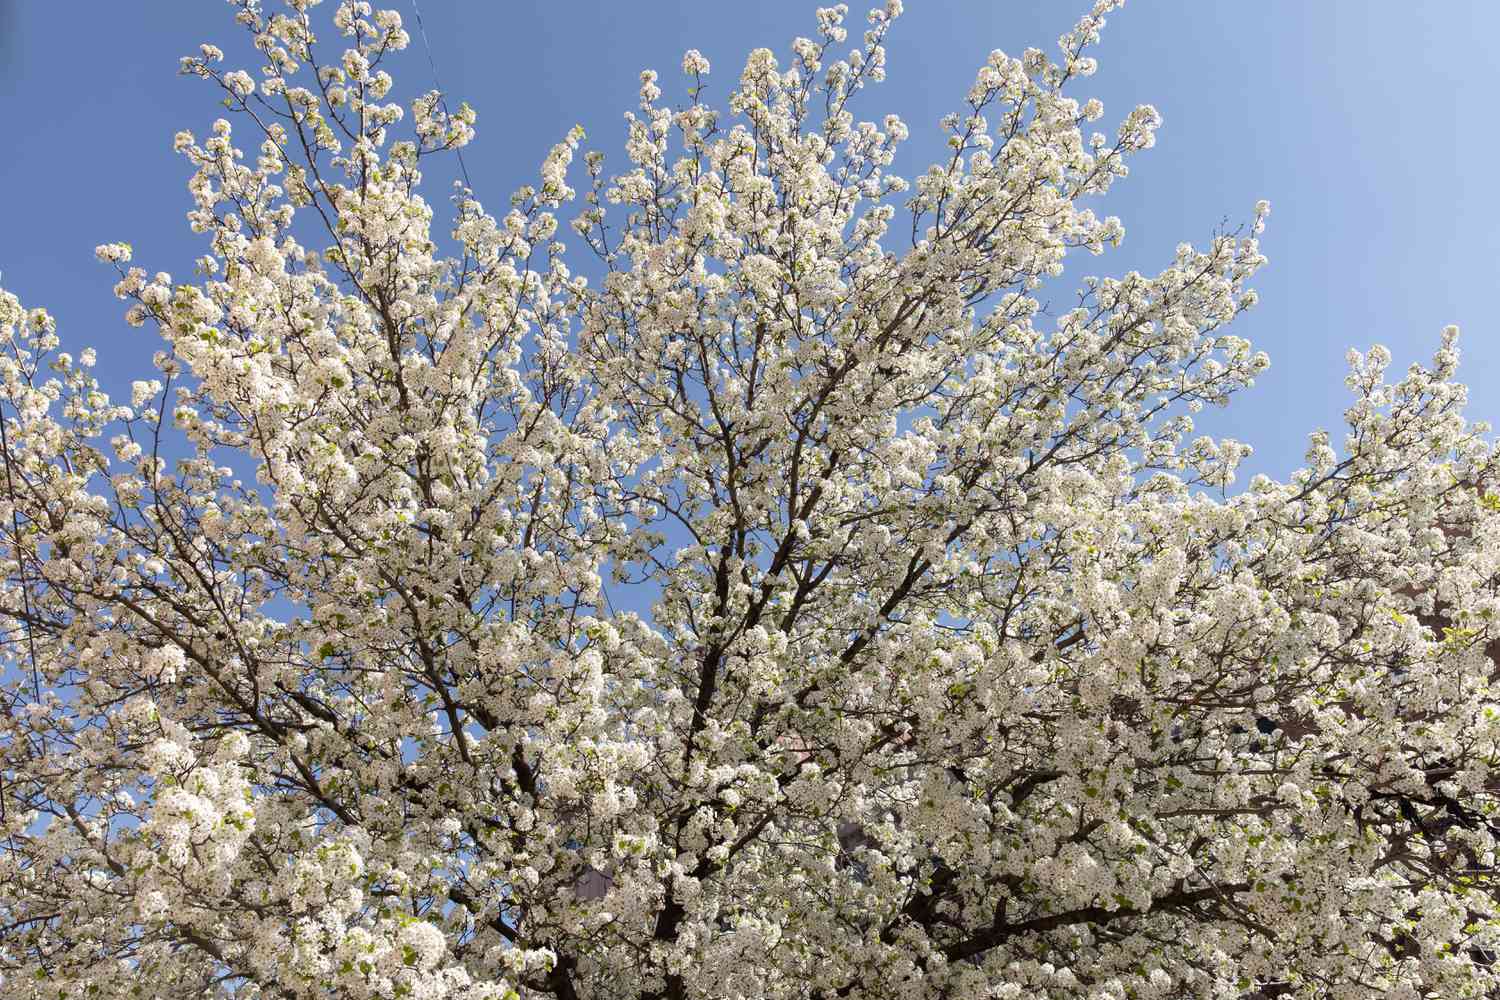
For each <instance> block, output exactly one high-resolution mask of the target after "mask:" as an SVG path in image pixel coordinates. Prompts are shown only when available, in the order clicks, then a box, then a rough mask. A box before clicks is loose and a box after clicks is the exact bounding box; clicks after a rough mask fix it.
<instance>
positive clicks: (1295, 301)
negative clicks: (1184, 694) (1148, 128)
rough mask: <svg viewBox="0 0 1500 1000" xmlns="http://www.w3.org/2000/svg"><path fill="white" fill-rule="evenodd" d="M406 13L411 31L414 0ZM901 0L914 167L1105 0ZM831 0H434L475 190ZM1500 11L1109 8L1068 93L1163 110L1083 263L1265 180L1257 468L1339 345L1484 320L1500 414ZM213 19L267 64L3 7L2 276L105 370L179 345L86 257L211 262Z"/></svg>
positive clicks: (202, 30) (1142, 251)
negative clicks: (194, 223) (995, 77)
mask: <svg viewBox="0 0 1500 1000" xmlns="http://www.w3.org/2000/svg"><path fill="white" fill-rule="evenodd" d="M394 6H395V7H396V9H398V10H400V11H401V12H402V14H403V16H404V17H405V18H406V21H407V25H408V28H409V29H411V30H412V32H413V35H414V36H416V23H415V18H414V17H413V8H412V6H411V4H410V2H409V0H397V2H395V3H394ZM906 6H907V12H906V15H905V16H904V17H903V18H902V19H901V20H900V21H898V22H897V24H896V26H895V28H894V29H893V33H892V36H891V39H890V44H889V54H890V72H889V79H888V80H887V82H886V83H885V84H883V85H880V86H878V87H875V88H874V89H872V90H870V91H867V92H866V94H865V95H864V96H863V97H862V98H861V101H860V103H859V104H858V105H857V106H856V107H855V111H856V114H857V115H858V116H859V117H861V118H868V119H873V120H878V119H879V118H880V117H881V116H882V115H883V114H885V113H886V112H889V111H894V112H896V113H897V114H900V115H901V116H902V117H903V118H904V119H905V120H906V122H907V124H908V125H909V126H910V128H911V132H912V141H911V142H910V143H909V144H908V146H907V147H906V154H905V157H904V160H903V161H902V162H900V163H898V168H900V169H902V170H904V172H905V173H907V174H908V175H912V174H915V173H917V172H919V171H920V169H921V168H922V167H923V166H925V164H926V162H927V160H928V159H930V158H933V157H935V156H937V155H939V152H938V151H939V149H940V143H941V139H940V137H939V133H938V129H937V120H938V118H939V117H940V116H941V115H942V114H943V113H945V112H947V111H950V110H956V109H958V108H959V106H960V101H961V97H962V95H963V93H964V91H965V90H966V89H967V87H968V85H969V83H970V82H971V80H972V78H973V74H974V71H975V70H976V69H977V67H978V66H979V65H981V64H982V62H983V60H984V57H985V55H986V54H987V53H988V52H989V51H990V50H991V49H995V48H999V49H1003V50H1005V51H1007V52H1011V53H1019V52H1020V51H1021V50H1022V49H1024V48H1025V47H1027V46H1030V45H1036V46H1040V47H1043V48H1048V49H1050V48H1052V46H1053V44H1054V42H1055V39H1056V38H1057V36H1058V34H1059V33H1060V32H1061V31H1062V30H1064V29H1065V28H1066V27H1067V26H1068V25H1069V24H1070V23H1071V22H1072V21H1073V20H1074V18H1075V17H1076V15H1077V13H1078V12H1079V11H1081V10H1082V8H1083V6H1084V3H1083V0H1078V2H1067V0H907V5H906ZM813 7H814V4H813V3H810V2H804V0H756V2H733V3H731V2H722V0H715V2H707V0H702V2H698V3H689V2H682V0H638V2H635V3H621V2H618V0H616V2H613V3H606V2H602V0H548V2H544V3H543V2H533V0H507V2H485V3H480V2H478V0H470V2H463V3H460V2H456V0H426V3H425V4H424V5H423V8H422V15H423V20H424V22H425V25H426V29H427V35H428V36H429V38H430V40H431V45H432V51H433V57H434V59H435V61H436V65H437V69H438V73H439V74H440V76H441V79H442V82H443V84H444V86H445V88H446V89H447V90H448V91H449V92H450V93H451V94H452V95H454V97H455V98H461V99H465V100H468V101H469V102H470V103H471V104H473V105H474V106H475V107H476V108H477V109H478V111H479V122H478V125H479V137H478V139H477V140H476V141H475V143H474V145H472V146H471V147H469V149H468V150H467V151H466V154H465V156H466V159H467V163H468V168H469V173H470V175H471V177H472V179H473V182H474V186H475V189H476V191H477V193H478V194H479V196H480V197H481V199H483V200H486V201H487V202H488V203H490V204H492V205H497V206H499V205H503V204H504V203H505V199H506V196H507V195H508V194H509V193H510V191H511V190H512V189H513V188H515V187H516V186H518V185H520V184H523V183H527V182H530V181H532V180H533V179H534V178H535V174H536V168H537V166H538V165H539V164H540V162H541V159H542V157H543V156H544V155H545V153H546V151H547V149H548V148H549V147H550V146H551V144H552V143H554V142H556V141H557V140H558V139H559V138H561V137H562V135H563V134H564V133H565V132H566V131H567V129H568V128H569V127H570V126H572V125H573V124H574V123H575V122H576V123H579V124H582V125H583V126H584V128H585V129H586V130H587V132H588V135H589V142H588V145H589V146H592V147H596V148H600V149H602V150H603V151H604V152H605V153H606V155H607V156H608V157H609V159H610V160H612V161H613V162H614V163H615V164H619V163H621V162H622V159H623V157H622V156H620V155H619V150H620V140H621V137H622V135H623V129H622V122H621V114H622V113H623V112H624V111H625V110H627V109H629V108H631V107H633V106H634V104H635V100H636V98H635V90H636V88H637V86H638V83H637V75H638V73H639V71H640V70H641V69H642V68H647V67H650V68H655V69H658V70H660V71H661V72H662V75H663V78H664V87H665V89H666V91H667V95H668V97H675V98H678V99H680V98H681V97H682V92H681V91H680V90H674V89H673V86H674V85H675V84H676V83H677V82H678V80H679V75H678V73H677V72H676V68H677V66H678V64H679V62H680V59H681V54H682V52H683V50H685V49H687V48H690V47H692V48H698V49H700V50H702V52H703V53H704V54H705V55H706V56H707V57H708V58H709V59H710V60H711V61H712V62H713V65H714V72H713V74H712V76H711V77H710V80H709V82H710V95H711V96H712V95H718V96H719V97H722V96H723V95H724V94H725V93H726V92H727V90H728V89H729V87H730V86H731V85H732V82H733V80H734V79H735V77H736V76H737V75H738V70H739V68H740V66H741V64H742V62H743V59H744V55H745V53H746V52H748V51H749V50H750V49H751V48H753V47H757V46H767V47H770V48H772V49H774V50H776V51H777V52H778V53H784V52H785V51H786V50H787V46H788V43H789V42H790V41H791V39H792V38H793V37H795V36H796V35H799V34H807V35H811V34H813V19H812V10H813ZM851 7H853V8H854V13H855V14H857V13H859V12H860V11H861V10H862V8H861V5H860V4H857V3H856V4H851ZM320 13H321V14H322V15H324V16H327V15H330V14H331V4H327V5H325V7H324V8H323V9H322V11H321V12H320ZM851 16H853V15H851ZM1497 29H1500V4H1495V3H1493V2H1490V0H1467V2H1466V0H1445V2H1435V3H1428V4H1420V5H1418V4H1409V3H1404V2H1401V3H1398V2H1396V0H1316V2H1313V0H1262V2H1258V3H1248V2H1240V3H1231V2H1225V0H1219V2H1195V3H1189V2H1187V0H1132V2H1130V3H1129V4H1127V6H1126V8H1125V9H1124V10H1123V11H1120V12H1118V13H1117V14H1115V15H1114V16H1113V17H1112V18H1111V19H1110V24H1109V26H1108V28H1107V29H1106V31H1105V37H1104V41H1103V44H1102V45H1101V47H1100V48H1099V49H1098V50H1096V52H1095V54H1096V55H1097V56H1098V57H1099V59H1100V63H1101V68H1100V72H1099V74H1098V75H1097V76H1095V77H1094V78H1093V79H1092V80H1089V81H1085V83H1084V86H1082V87H1081V88H1079V89H1078V90H1077V91H1076V94H1077V96H1079V97H1080V98H1083V97H1088V96H1097V97H1099V98H1100V99H1101V100H1103V101H1104V103H1105V107H1106V115H1105V123H1109V122H1112V121H1115V120H1117V119H1118V118H1119V117H1120V116H1123V115H1124V114H1125V113H1126V112H1127V111H1128V110H1129V109H1130V108H1131V107H1132V106H1133V105H1134V104H1136V103H1138V102H1143V101H1146V102H1150V103H1153V104H1155V105H1156V106H1157V108H1158V109H1159V110H1160V111H1161V112H1162V114H1163V116H1164V118H1165V123H1166V124H1165V126H1164V128H1163V129H1162V131H1161V132H1160V134H1159V141H1158V144H1157V146H1156V148H1155V149H1153V150H1151V151H1149V152H1147V153H1145V154H1143V155H1141V156H1139V157H1138V158H1137V159H1136V160H1135V166H1134V170H1133V173H1132V176H1131V177H1129V178H1128V179H1126V180H1125V181H1124V182H1122V183H1121V184H1120V185H1119V186H1118V187H1117V188H1116V190H1115V192H1114V193H1113V194H1112V195H1111V196H1110V198H1109V200H1108V203H1107V206H1106V209H1105V210H1106V211H1108V212H1110V213H1112V214H1116V215H1119V216H1121V217H1122V218H1123V220H1124V222H1125V225H1126V240H1125V245H1124V246H1123V247H1122V248H1121V249H1120V250H1118V251H1115V252H1113V253H1111V254H1107V255H1106V256H1105V257H1103V258H1102V259H1095V258H1088V257H1085V256H1080V257H1077V258H1074V259H1073V262H1072V266H1071V267H1070V270H1069V273H1068V281H1069V283H1070V284H1071V283H1073V282H1075V281H1076V280H1077V279H1079V278H1081V277H1082V276H1083V275H1085V274H1087V273H1091V272H1095V271H1098V272H1102V273H1119V272H1122V271H1124V270H1128V269H1132V268H1135V269H1140V270H1143V271H1147V272H1154V271H1156V270H1158V269H1160V267H1162V266H1163V265H1164V264H1165V263H1167V262H1168V261H1169V260H1170V257H1171V252H1172V248H1173V247H1174V246H1175V245H1176V244H1177V243H1178V242H1180V241H1182V240H1185V239H1190V240H1193V241H1202V240H1203V239H1205V238H1206V237H1207V236H1208V235H1209V234H1210V233H1211V232H1212V231H1213V229H1214V228H1215V227H1216V226H1218V225H1220V224H1222V223H1225V222H1227V223H1228V224H1230V225H1235V224H1238V223H1240V222H1244V221H1245V220H1247V219H1248V218H1249V216H1250V212H1251V209H1252V206H1253V205H1254V203H1255V201H1256V200H1257V199H1258V198H1268V199H1270V201H1271V203H1272V206H1273V214H1272V217H1271V223H1270V227H1269V228H1268V230H1267V232H1266V234H1265V237H1264V239H1263V248H1264V250H1265V252H1266V253H1267V254H1268V256H1269V257H1270V259H1271V263H1270V265H1269V266H1268V267H1267V268H1266V270H1265V271H1263V272H1262V276H1261V278H1260V280H1259V281H1258V282H1257V287H1258V289H1259V290H1260V292H1261V304H1260V305H1259V306H1258V307H1257V309H1256V310H1255V311H1253V312H1252V313H1251V314H1250V316H1249V317H1248V318H1247V319H1246V321H1243V322H1241V323H1240V324H1239V325H1238V326H1237V328H1236V332H1237V333H1239V334H1240V335H1242V336H1245V337H1248V338H1249V339H1250V340H1252V341H1253V342H1254V343H1255V345H1256V346H1257V347H1258V348H1260V349H1263V350H1266V351H1268V352H1269V353H1270V355H1271V359H1272V368H1271V371H1270V372H1269V373H1267V375H1266V376H1265V377H1263V378H1262V379H1261V380H1260V382H1259V384H1258V385H1257V386H1256V387H1255V388H1254V389H1253V390H1251V391H1250V392H1249V393H1247V394H1245V395H1243V396H1242V397H1241V398H1240V399H1239V400H1238V402H1237V403H1236V405H1234V406H1233V407H1231V409H1230V410H1229V411H1227V412H1226V413H1224V414H1222V415H1215V416H1213V417H1212V418H1211V423H1205V424H1203V426H1204V427H1205V429H1207V430H1211V431H1212V432H1214V433H1223V434H1228V435H1231V436H1234V437H1238V438H1240V439H1242V440H1245V441H1248V442H1249V443H1251V444H1253V445H1254V446H1255V447H1256V452H1257V454H1256V456H1255V457H1254V458H1253V459H1252V460H1251V461H1250V462H1249V463H1248V471H1264V472H1268V473H1270V474H1273V475H1276V476H1284V475H1286V474H1287V473H1288V472H1290V471H1291V470H1292V469H1293V468H1295V467H1296V466H1297V465H1298V464H1299V463H1300V460H1301V455H1302V452H1303V450H1304V448H1305V442H1306V434H1307V432H1308V431H1310V430H1312V429H1314V428H1316V427H1329V428H1330V429H1335V430H1336V429H1337V428H1338V426H1339V423H1340V413H1341V412H1342V410H1343V408H1344V406H1345V405H1346V402H1347V396H1346V394H1345V389H1344V387H1343V382H1342V379H1343V375H1344V370H1345V363H1344V353H1345V351H1346V349H1347V348H1349V347H1350V346H1357V347H1360V348H1364V347H1368V346H1369V345H1370V344H1373V343H1383V344H1385V345H1386V346H1387V347H1389V348H1391V350H1392V351H1393V352H1394V354H1395V359H1396V366H1397V367H1398V368H1399V367H1404V366H1405V365H1406V364H1407V363H1409V362H1411V361H1414V360H1418V359H1426V358H1427V357H1428V356H1430V354H1431V352H1432V350H1433V349H1434V348H1435V347H1436V346H1437V334H1438V331H1439V330H1440V329H1441V328H1442V326H1443V325H1445V324H1447V323H1450V322H1451V323H1458V324H1459V325H1460V326H1462V327H1463V329H1464V338H1463V340H1462V342H1461V345H1462V348H1463V352H1464V359H1465V360H1464V365H1463V368H1462V370H1461V373H1460V377H1461V378H1462V379H1463V380H1464V381H1466V382H1467V383H1468V384H1469V385H1470V386H1471V387H1472V390H1473V392H1472V399H1471V405H1470V411H1469V412H1470V415H1471V417H1474V418H1495V417H1500V388H1497V387H1496V386H1495V384H1494V381H1493V379H1492V378H1491V374H1492V373H1493V372H1495V371H1500V338H1497V336H1496V332H1497V331H1496V327H1495V323H1496V321H1495V319H1494V310H1493V309H1492V307H1491V302H1492V299H1493V296H1494V290H1495V289H1497V288H1500V228H1497V227H1496V226H1495V225H1494V224H1493V223H1492V221H1491V217H1492V216H1493V215H1494V214H1495V202H1496V195H1495V193H1494V191H1495V188H1494V181H1493V175H1494V163H1495V160H1496V154H1497V152H1500V139H1497V133H1496V131H1495V129H1494V127H1493V124H1492V122H1493V118H1494V115H1493V110H1492V108H1493V101H1494V97H1495V95H1496V94H1497V93H1500V86H1497V84H1500V79H1497V77H1500V69H1497V66H1496V61H1495V60H1494V59H1493V57H1492V54H1491V52H1490V48H1489V46H1490V43H1489V40H1490V39H1493V38H1494V37H1496V36H1497V34H1500V31H1497ZM333 34H334V33H333V32H332V31H331V30H329V31H328V33H327V36H328V37H329V44H330V45H332V44H336V39H335V38H334V37H333ZM202 41H215V42H217V43H218V44H220V45H221V46H222V47H223V48H224V49H225V50H226V51H227V52H228V53H229V56H230V58H229V60H228V62H226V66H228V65H230V64H234V65H247V66H249V67H251V68H252V69H253V67H254V65H257V63H255V62H254V61H252V60H251V59H249V58H247V57H246V52H245V49H244V47H243V43H242V41H241V36H240V34H239V31H238V29H237V28H236V27H235V26H234V25H233V23H232V21H231V12H230V8H229V7H228V6H227V5H222V4H218V3H213V2H209V0H152V2H150V3H81V2H70V3H61V2H42V0H0V122H3V123H4V127H5V130H6V135H7V142H6V143H5V146H6V147H7V148H6V152H5V154H4V155H3V156H0V235H3V239H0V272H3V278H0V284H3V285H4V286H5V287H6V288H8V289H10V290H11V291H14V292H15V293H17V294H18V295H20V296H21V298H22V300H23V302H25V303H26V304H28V305H44V306H46V307H47V308H48V309H50V310H51V311H52V312H53V313H54V314H55V315H56V316H57V317H58V319H59V323H60V329H61V332H62V335H63V339H64V343H65V346H66V347H67V348H69V349H72V350H77V349H78V348H81V347H84V346H88V345H93V346H96V347H97V348H98V349H99V353H100V359H101V371H102V373H103V380H104V381H105V383H106V387H107V388H110V389H111V391H115V390H117V389H120V388H122V387H124V386H127V385H128V382H129V380H130V379H131V378H139V377H144V376H145V375H146V374H147V369H148V368H149V365H150V356H151V354H152V352H153V351H154V350H156V348H157V346H158V342H157V341H156V339H155V336H154V335H153V334H152V333H151V332H150V331H149V330H147V329H142V330H133V329H131V328H129V327H127V326H126V325H125V324H124V323H123V321H122V320H121V319H120V315H121V304H120V303H117V302H116V301H115V300H114V298H113V296H112V295H111V293H110V290H109V289H110V286H111V284H112V276H111V272H110V271H109V269H108V268H106V267H104V266H103V265H100V264H98V263H96V262H95V261H94V260H93V256H92V250H93V247H94V246H95V244H98V243H102V242H106V241H112V240H125V241H128V242H131V243H132V244H134V246H135V248H136V260H137V262H139V263H141V264H142V265H143V266H145V267H146V268H148V269H149V270H166V271H170V272H172V273H173V274H174V275H181V276H184V277H185V276H187V275H188V274H189V273H190V271H191V262H192V260H193V258H194V257H195V256H197V255H198V253H199V252H201V247H200V244H199V242H198V240H197V238H196V237H194V236H193V235H192V234H191V233H189V232H188V229H187V226H186V222H185V220H184V213H185V212H186V211H187V208H188V207H189V199H188V195H187V191H186V186H185V185H186V181H187V177H188V173H189V172H188V170H187V168H186V165H185V163H184V162H182V161H181V160H179V159H178V158H177V157H176V156H174V154H173V153H172V152H171V138H172V134H173V133H174V132H175V131H176V130H177V129H180V128H184V127H186V128H191V129H193V130H194V131H196V132H198V133H199V134H202V133H203V132H205V131H207V126H208V125H209V124H210V123H211V122H212V121H213V119H214V118H215V117H218V115H219V114H220V113H221V112H222V109H221V108H220V107H219V106H218V105H217V103H216V101H215V98H214V95H213V93H212V91H211V89H210V88H209V87H208V86H207V85H205V84H204V83H203V82H202V81H198V80H193V79H188V78H183V77H179V76H177V75H176V66H177V58H178V57H179V56H181V55H184V54H187V53H189V52H193V51H195V50H196V48H197V45H198V43H199V42H202ZM236 57H239V59H238V60H237V59H236ZM393 71H394V72H395V73H396V74H397V86H398V89H399V90H400V91H401V93H403V94H404V95H406V96H410V95H411V94H414V93H418V92H420V91H422V90H426V89H428V88H429V87H430V86H431V84H432V71H431V70H430V68H429V67H428V64H427V60H426V56H425V54H424V53H423V51H422V47H421V41H420V37H416V38H415V44H414V46H413V48H412V49H411V50H409V51H408V52H407V53H406V54H405V56H404V57H403V59H402V60H401V61H399V62H397V63H396V64H395V66H394V68H393ZM447 166H448V167H449V168H450V170H451V174H450V176H443V174H442V169H441V168H437V169H430V170H429V171H428V177H429V181H430V186H429V189H428V196H429V199H430V200H432V201H433V202H435V203H438V204H444V203H445V202H444V198H445V196H446V192H447V187H446V185H447V183H448V182H449V181H450V180H451V176H453V175H456V165H454V164H448V165H447ZM1338 438H1339V435H1338V434H1335V440H1338ZM1242 482H1243V479H1242Z"/></svg>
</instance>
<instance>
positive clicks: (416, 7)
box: [411, 0, 474, 191]
mask: <svg viewBox="0 0 1500 1000" xmlns="http://www.w3.org/2000/svg"><path fill="white" fill-rule="evenodd" d="M411 10H412V13H413V14H415V15H416V21H417V32H418V33H419V34H420V35H421V36H422V48H423V49H424V50H426V52H427V65H428V67H429V68H430V69H431V70H432V85H433V86H434V87H436V88H437V92H438V105H439V106H440V107H441V108H442V109H443V114H445V115H447V116H448V117H449V118H452V117H453V112H451V111H449V110H448V96H447V94H446V93H445V92H444V90H443V84H442V81H441V80H439V79H438V70H437V62H436V61H435V60H434V59H433V58H432V43H431V42H429V41H428V40H427V28H426V27H425V26H424V25H423V24H422V7H421V5H420V4H418V3H417V0H411ZM453 152H455V153H457V154H458V169H459V172H460V173H462V174H463V175H464V187H466V188H468V189H469V190H470V191H473V190H474V185H473V184H472V183H470V181H469V168H468V167H467V166H465V165H464V151H463V150H462V149H459V148H454V150H453Z"/></svg>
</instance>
